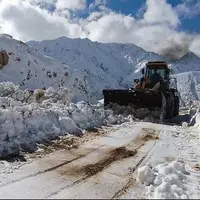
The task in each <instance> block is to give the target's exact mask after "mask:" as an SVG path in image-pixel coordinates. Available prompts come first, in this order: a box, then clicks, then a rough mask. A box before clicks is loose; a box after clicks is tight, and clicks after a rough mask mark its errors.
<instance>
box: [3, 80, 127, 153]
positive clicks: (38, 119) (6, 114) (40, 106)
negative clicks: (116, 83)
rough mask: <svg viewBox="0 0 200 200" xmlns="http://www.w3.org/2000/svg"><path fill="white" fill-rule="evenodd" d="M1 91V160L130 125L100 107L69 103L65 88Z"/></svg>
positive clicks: (9, 86)
mask: <svg viewBox="0 0 200 200" xmlns="http://www.w3.org/2000/svg"><path fill="white" fill-rule="evenodd" d="M0 90H1V97H0V157H7V156H10V155H18V154H19V152H20V151H25V152H26V151H30V152H32V151H35V150H37V143H50V141H51V140H53V139H56V138H58V137H59V136H63V135H66V134H75V135H82V134H83V132H84V130H89V129H92V128H98V127H101V126H102V125H107V124H113V123H115V124H116V123H122V122H125V121H129V118H123V117H121V116H114V115H113V113H112V111H104V108H103V104H101V103H99V104H98V105H91V104H88V103H86V102H84V101H81V102H78V103H76V104H74V103H70V102H71V101H70V98H68V97H69V96H68V95H67V94H68V93H67V92H66V91H67V88H65V87H63V88H57V89H53V88H48V89H47V90H34V91H33V92H32V93H31V92H30V91H29V90H20V89H19V86H16V85H14V84H13V83H9V82H7V83H1V84H0ZM38 92H39V93H41V94H42V95H41V96H39V97H38Z"/></svg>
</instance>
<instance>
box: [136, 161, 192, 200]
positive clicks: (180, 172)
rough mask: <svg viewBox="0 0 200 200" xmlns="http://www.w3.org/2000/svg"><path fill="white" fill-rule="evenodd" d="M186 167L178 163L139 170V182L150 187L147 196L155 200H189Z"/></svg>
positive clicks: (149, 166)
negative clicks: (186, 185)
mask: <svg viewBox="0 0 200 200" xmlns="http://www.w3.org/2000/svg"><path fill="white" fill-rule="evenodd" d="M187 175H188V173H187V172H186V170H185V166H184V165H183V164H182V163H180V162H177V161H173V162H170V163H164V164H159V165H157V166H154V167H152V166H151V165H149V164H147V165H145V166H143V167H141V168H139V170H138V181H139V182H141V183H144V184H145V185H147V186H148V188H147V190H148V192H147V194H146V195H147V196H148V197H149V198H153V199H188V197H189V196H188V194H187V191H186V187H185V184H186V180H187Z"/></svg>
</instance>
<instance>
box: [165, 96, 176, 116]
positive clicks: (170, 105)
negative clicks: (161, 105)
mask: <svg viewBox="0 0 200 200" xmlns="http://www.w3.org/2000/svg"><path fill="white" fill-rule="evenodd" d="M166 101H167V105H166V118H167V119H170V118H172V117H173V115H174V98H173V97H172V96H171V95H170V96H168V97H167V100H166Z"/></svg>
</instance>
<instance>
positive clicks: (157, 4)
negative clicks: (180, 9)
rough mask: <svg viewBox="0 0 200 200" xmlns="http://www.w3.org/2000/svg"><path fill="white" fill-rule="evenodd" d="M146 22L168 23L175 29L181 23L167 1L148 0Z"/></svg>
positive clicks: (145, 14)
mask: <svg viewBox="0 0 200 200" xmlns="http://www.w3.org/2000/svg"><path fill="white" fill-rule="evenodd" d="M144 20H145V21H146V22H147V23H162V24H163V23H166V24H168V25H170V26H173V27H177V25H178V24H179V23H180V21H179V18H178V16H177V14H176V12H175V11H174V10H173V9H172V6H171V5H170V4H168V3H167V2H166V0H147V11H146V12H145V13H144Z"/></svg>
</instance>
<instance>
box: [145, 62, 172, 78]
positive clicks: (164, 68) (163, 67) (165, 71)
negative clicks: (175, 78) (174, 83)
mask: <svg viewBox="0 0 200 200" xmlns="http://www.w3.org/2000/svg"><path fill="white" fill-rule="evenodd" d="M155 72H156V73H158V74H159V75H160V76H161V78H162V79H165V80H166V79H169V75H170V70H169V68H168V65H167V63H165V62H148V63H147V64H146V72H145V77H146V78H148V79H151V77H152V75H153V74H154V73H155Z"/></svg>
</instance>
